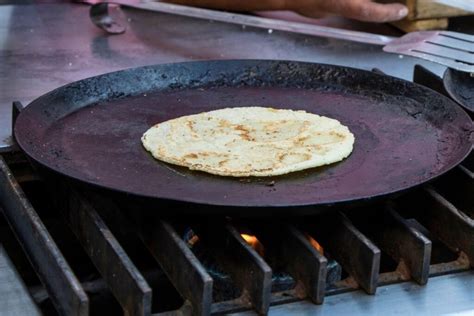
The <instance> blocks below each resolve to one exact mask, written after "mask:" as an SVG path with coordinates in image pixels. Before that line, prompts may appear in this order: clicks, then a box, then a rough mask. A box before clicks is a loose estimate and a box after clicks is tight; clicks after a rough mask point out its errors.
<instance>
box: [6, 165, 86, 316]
mask: <svg viewBox="0 0 474 316" xmlns="http://www.w3.org/2000/svg"><path fill="white" fill-rule="evenodd" d="M0 201H2V205H1V206H2V208H3V211H4V215H5V217H6V219H7V221H8V223H9V225H10V226H11V227H12V230H13V231H14V233H15V236H16V238H17V239H18V240H19V241H20V244H21V245H22V247H23V250H24V252H25V254H26V255H27V257H28V259H29V260H30V262H31V264H32V266H33V268H34V270H35V272H36V273H37V275H38V277H39V278H40V280H41V282H42V283H43V284H44V285H45V287H46V289H47V291H48V294H49V296H50V298H51V301H52V302H53V304H54V306H55V307H56V309H57V310H58V312H59V313H60V314H62V315H80V316H83V315H88V314H89V299H88V297H87V295H86V293H85V292H84V289H83V288H82V286H81V284H80V282H79V280H77V278H76V276H75V275H74V272H73V271H72V270H71V267H70V266H69V265H68V263H67V262H66V259H65V258H64V257H63V255H62V254H61V252H60V250H59V249H58V247H57V245H56V243H55V242H54V240H53V239H52V237H51V235H50V234H49V233H48V231H47V229H46V227H45V226H44V224H43V222H42V221H41V219H40V218H39V216H38V214H37V213H36V211H35V210H34V208H33V207H32V206H31V204H30V203H29V202H28V199H27V197H26V196H25V194H24V193H23V191H22V189H21V188H20V185H19V184H18V182H17V181H16V180H15V179H14V177H13V175H12V173H11V171H10V169H9V168H8V166H7V164H6V163H5V161H4V160H3V158H1V157H0Z"/></svg>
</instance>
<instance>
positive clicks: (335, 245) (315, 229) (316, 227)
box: [308, 213, 381, 294]
mask: <svg viewBox="0 0 474 316" xmlns="http://www.w3.org/2000/svg"><path fill="white" fill-rule="evenodd" d="M308 228H309V232H310V233H311V235H312V236H313V235H314V236H315V237H316V240H318V241H320V242H321V244H322V246H323V248H324V249H327V251H328V252H329V253H330V254H331V255H332V256H333V257H334V259H335V260H336V261H337V262H339V263H340V264H341V266H342V267H343V269H344V270H345V271H346V272H347V273H349V274H350V275H351V276H352V277H353V278H354V280H355V281H356V282H357V283H358V284H359V285H360V286H361V287H362V288H363V289H364V290H365V291H366V292H367V293H369V294H374V293H375V291H376V289H377V282H378V275H379V268H380V255H381V253H380V249H379V248H377V247H376V246H375V245H374V244H373V243H372V242H371V241H370V240H369V239H368V238H367V237H365V236H364V235H363V234H362V233H361V232H360V231H359V230H358V229H357V228H356V227H355V226H354V225H353V224H352V223H351V222H350V220H349V219H348V218H347V217H346V216H345V215H344V214H342V213H336V215H335V216H328V217H324V219H322V218H321V219H319V220H318V221H317V222H315V223H312V224H311V226H309V227H308Z"/></svg>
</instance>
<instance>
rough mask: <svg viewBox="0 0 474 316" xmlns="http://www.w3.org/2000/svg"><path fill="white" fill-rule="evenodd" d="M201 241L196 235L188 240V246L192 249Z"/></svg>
mask: <svg viewBox="0 0 474 316" xmlns="http://www.w3.org/2000/svg"><path fill="white" fill-rule="evenodd" d="M198 241H199V237H198V235H194V236H193V237H191V239H189V240H188V245H189V246H190V247H191V248H192V247H193V246H194V245H195V244H196V243H197V242H198Z"/></svg>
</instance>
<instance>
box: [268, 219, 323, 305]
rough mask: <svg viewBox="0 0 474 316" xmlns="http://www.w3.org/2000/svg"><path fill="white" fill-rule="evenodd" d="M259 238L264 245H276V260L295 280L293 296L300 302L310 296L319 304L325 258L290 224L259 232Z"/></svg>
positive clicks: (320, 301) (321, 297)
mask: <svg viewBox="0 0 474 316" xmlns="http://www.w3.org/2000/svg"><path fill="white" fill-rule="evenodd" d="M259 236H262V238H263V240H265V241H266V243H267V244H269V245H270V244H271V243H275V242H276V243H277V244H278V245H279V247H280V248H279V250H278V251H277V252H275V255H277V256H278V258H277V260H278V262H280V263H281V264H283V265H284V266H285V270H286V271H287V272H288V273H289V274H290V275H291V276H292V277H293V278H294V279H295V280H296V281H297V283H298V285H297V286H296V288H295V289H296V293H295V295H296V296H297V297H299V298H300V299H304V298H306V297H309V298H310V299H311V300H312V301H313V302H314V303H316V304H322V303H323V301H324V294H325V290H326V276H327V263H328V261H327V259H326V258H325V257H324V256H323V255H322V254H321V253H320V252H319V251H318V250H316V249H315V248H314V247H313V246H312V245H311V243H310V242H309V240H308V238H306V236H305V235H304V234H303V233H302V232H301V231H300V230H298V229H297V228H295V227H294V226H290V225H285V226H280V225H279V226H278V227H277V228H276V229H271V230H268V229H261V231H259Z"/></svg>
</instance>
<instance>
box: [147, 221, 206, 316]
mask: <svg viewBox="0 0 474 316" xmlns="http://www.w3.org/2000/svg"><path fill="white" fill-rule="evenodd" d="M145 220H146V222H145ZM140 224H141V225H142V229H141V230H140V237H141V238H142V240H143V242H144V243H145V244H146V246H147V247H148V249H149V250H150V252H151V253H152V255H153V256H154V257H155V259H156V260H157V261H158V263H159V264H160V266H161V268H162V270H163V271H164V272H165V274H166V275H167V276H168V278H169V279H170V281H171V283H172V284H173V285H174V286H175V288H176V290H177V291H178V292H179V293H180V294H181V296H182V297H183V298H185V299H186V300H187V303H185V304H190V306H191V308H190V309H191V311H192V312H191V313H192V315H210V314H211V303H212V284H213V280H212V278H211V276H210V275H209V274H208V273H207V272H206V269H205V268H204V267H203V266H202V264H201V263H200V262H199V260H198V259H197V258H196V256H195V255H194V254H193V253H192V251H191V250H190V249H189V248H188V246H187V245H186V243H185V242H184V241H183V240H182V238H181V237H180V236H179V235H178V233H177V232H176V231H175V230H174V228H173V227H172V226H171V225H170V224H169V223H168V222H165V221H161V220H147V218H146V217H143V218H142V219H141V221H140Z"/></svg>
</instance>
